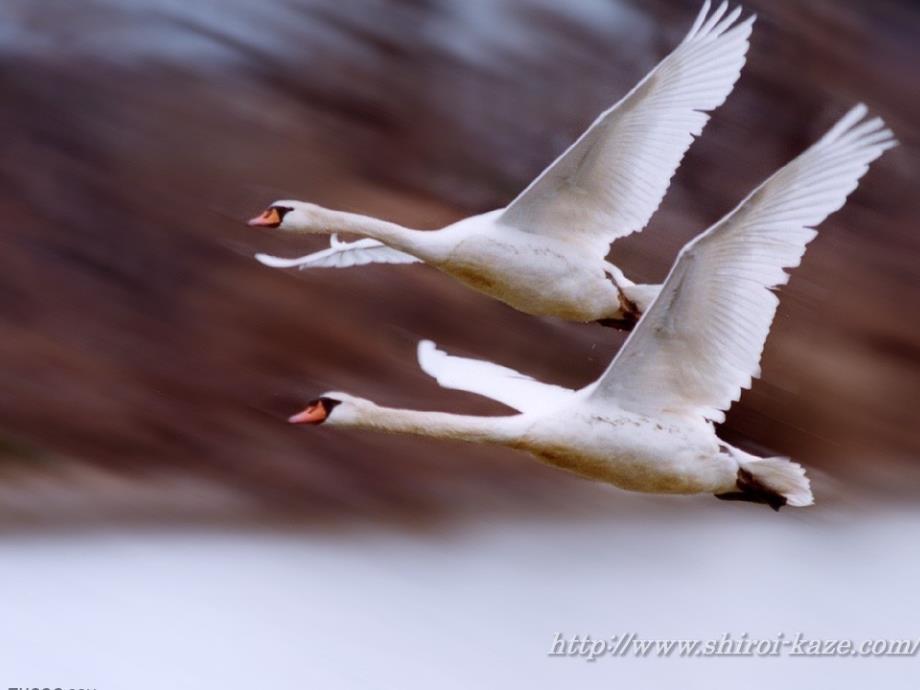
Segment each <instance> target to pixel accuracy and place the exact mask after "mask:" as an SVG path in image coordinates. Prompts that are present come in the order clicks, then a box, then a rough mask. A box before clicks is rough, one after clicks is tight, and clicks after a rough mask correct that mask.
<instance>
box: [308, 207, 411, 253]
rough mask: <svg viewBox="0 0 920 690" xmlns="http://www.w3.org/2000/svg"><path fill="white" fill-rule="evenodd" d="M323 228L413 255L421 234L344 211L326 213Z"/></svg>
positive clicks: (387, 222) (396, 224) (383, 221)
mask: <svg viewBox="0 0 920 690" xmlns="http://www.w3.org/2000/svg"><path fill="white" fill-rule="evenodd" d="M324 215H325V216H326V218H324V221H325V222H324V223H323V225H324V228H325V229H326V231H327V232H330V233H333V232H335V233H340V232H341V233H351V234H353V235H361V236H363V237H370V238H371V239H374V240H377V241H379V242H383V243H384V244H386V245H388V246H390V247H393V248H394V249H400V250H402V251H406V252H409V253H414V250H415V249H417V247H418V239H419V236H420V235H422V234H423V233H421V232H419V231H418V230H411V229H409V228H406V227H403V226H402V225H399V224H398V223H391V222H389V221H385V220H380V219H379V218H372V217H371V216H364V215H361V214H360V213H348V212H345V211H326V212H325V214H324Z"/></svg>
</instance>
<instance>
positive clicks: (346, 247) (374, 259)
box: [256, 233, 421, 269]
mask: <svg viewBox="0 0 920 690" xmlns="http://www.w3.org/2000/svg"><path fill="white" fill-rule="evenodd" d="M256 260H257V261H258V262H259V263H262V264H264V265H266V266H271V267H272V268H300V269H304V268H350V267H351V266H363V265H364V264H374V263H377V264H414V263H418V262H419V261H421V259H419V258H418V257H415V256H412V255H411V254H406V253H405V252H401V251H399V250H398V249H393V248H392V247H388V246H386V245H385V244H384V243H383V242H378V241H377V240H371V239H366V238H365V239H363V240H356V241H354V242H343V241H342V240H340V239H339V236H338V234H336V233H332V235H331V236H330V237H329V249H323V250H321V251H318V252H314V253H313V254H308V255H307V256H301V257H299V258H297V259H282V258H279V257H277V256H270V255H268V254H256Z"/></svg>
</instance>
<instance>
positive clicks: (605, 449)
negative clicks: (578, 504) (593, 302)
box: [290, 105, 896, 510]
mask: <svg viewBox="0 0 920 690" xmlns="http://www.w3.org/2000/svg"><path fill="white" fill-rule="evenodd" d="M865 115H866V108H865V106H863V105H858V106H856V107H855V108H853V109H852V110H851V111H850V112H849V113H848V114H847V115H846V116H844V117H843V118H842V119H841V120H840V121H839V122H838V123H837V124H836V125H835V126H834V127H833V128H832V129H830V130H829V131H828V132H827V134H825V135H824V137H823V138H821V139H820V140H819V141H818V142H817V143H816V144H814V145H813V146H812V147H811V148H810V149H808V150H807V151H805V152H804V153H803V154H801V155H800V156H799V157H798V158H796V159H795V160H793V161H792V162H791V163H789V164H787V165H786V166H785V167H783V168H781V169H780V170H779V171H778V172H776V173H775V174H774V175H773V176H772V177H770V178H769V179H767V181H766V182H764V183H763V184H761V185H760V186H759V187H758V188H757V189H756V190H755V191H754V192H753V193H752V194H751V195H750V196H748V197H747V198H746V199H745V200H744V201H743V202H742V203H741V204H740V205H739V206H738V207H737V208H736V209H735V210H734V211H732V212H731V213H729V214H728V215H727V216H725V217H724V218H723V219H722V220H720V221H719V222H718V223H716V224H715V225H713V226H712V227H710V228H709V229H708V230H706V231H705V232H704V233H702V234H701V235H699V236H697V237H696V238H695V239H694V240H692V241H691V242H689V243H688V244H687V245H685V246H684V248H683V249H682V250H681V252H680V254H679V255H678V258H677V260H676V262H675V263H674V266H673V267H672V268H671V272H670V274H669V275H668V277H667V280H666V281H665V283H664V285H663V286H662V288H661V291H660V293H659V294H658V296H657V297H656V298H655V300H654V302H653V303H652V305H651V306H650V307H649V309H648V311H647V312H646V313H645V314H644V315H643V316H642V318H641V319H640V321H639V323H638V324H637V326H636V328H635V329H634V330H633V332H632V333H631V334H630V336H629V338H628V339H627V340H626V343H625V344H624V345H623V347H622V349H621V350H620V352H619V353H618V354H617V356H616V357H615V358H614V359H613V362H612V363H611V364H610V366H609V367H608V368H607V371H606V372H604V374H603V375H602V376H601V377H600V379H599V380H597V381H595V382H594V383H592V384H590V385H589V386H587V387H585V388H582V389H581V390H577V391H575V390H570V389H567V388H562V387H560V386H554V385H549V384H545V383H541V382H539V381H536V380H534V379H532V378H530V377H528V376H525V375H523V374H519V373H518V372H516V371H513V370H511V369H507V368H505V367H502V366H498V365H496V364H491V363H489V362H485V361H479V360H473V359H465V358H461V357H452V356H449V355H447V354H445V353H444V352H441V351H439V350H437V349H436V348H435V345H434V344H433V343H431V342H429V341H423V342H421V343H420V344H419V347H418V359H419V364H420V366H421V368H422V369H423V370H424V371H425V372H426V373H428V374H430V375H431V376H433V377H434V378H436V379H437V381H438V383H439V384H440V385H441V386H443V387H445V388H454V389H458V390H464V391H469V392H472V393H477V394H479V395H483V396H486V397H488V398H492V399H494V400H498V401H499V402H501V403H504V404H505V405H508V406H509V407H512V408H515V409H516V410H518V411H519V412H520V414H516V415H512V416H504V417H477V416H469V415H456V414H446V413H442V412H421V411H414V410H402V409H394V408H387V407H381V406H378V405H376V404H374V403H372V402H370V401H368V400H363V399H360V398H356V397H354V396H351V395H347V394H344V393H335V392H333V393H326V394H324V395H323V396H322V397H320V398H319V399H317V400H315V401H313V402H312V403H310V405H309V406H308V407H307V408H306V409H305V410H304V411H303V412H300V413H299V414H296V415H294V416H293V417H291V418H290V421H291V422H292V423H296V424H303V423H306V424H320V423H326V424H330V425H333V426H343V427H357V428H363V429H375V430H379V431H388V432H393V433H402V434H416V435H421V436H432V437H436V438H446V439H457V440H462V441H470V442H476V443H492V444H499V445H504V446H509V447H511V448H516V449H519V450H524V451H527V452H529V453H532V454H533V455H535V456H536V457H537V458H538V459H540V460H542V461H544V462H547V463H549V464H551V465H555V466H557V467H561V468H564V469H567V470H570V471H572V472H575V473H577V474H579V475H582V476H584V477H588V478H591V479H596V480H601V481H605V482H609V483H611V484H614V485H616V486H618V487H621V488H623V489H627V490H631V491H641V492H649V493H674V494H695V493H712V494H715V496H716V497H717V498H722V499H729V500H743V501H751V502H755V503H766V504H768V505H770V506H771V507H772V508H774V509H775V510H779V508H780V507H781V506H783V505H790V506H807V505H810V504H811V503H812V502H813V499H812V494H811V488H810V484H809V481H808V479H807V477H806V476H805V471H804V469H803V468H802V467H801V466H800V465H798V464H796V463H794V462H791V461H790V460H788V459H786V458H780V457H771V458H760V457H755V456H753V455H751V454H749V453H747V452H745V451H743V450H741V449H739V448H735V447H733V446H731V445H729V444H727V443H725V442H724V441H722V440H720V439H719V438H718V437H717V436H716V433H715V429H714V427H713V423H714V422H720V421H722V420H723V419H724V418H725V414H724V411H725V410H727V409H728V408H729V407H730V406H731V404H732V402H734V401H736V400H738V399H739V397H740V395H741V391H742V389H745V388H749V387H750V385H751V380H752V378H753V377H756V376H759V375H760V369H759V361H760V355H761V351H762V350H763V345H764V341H765V340H766V337H767V333H768V332H769V330H770V324H771V322H772V321H773V315H774V313H775V312H776V306H777V304H778V303H779V299H778V298H777V297H776V295H775V294H774V293H773V292H772V288H775V287H777V286H779V285H783V284H784V283H785V282H786V281H787V279H788V277H789V276H788V274H787V273H786V272H785V271H784V270H783V269H784V268H791V267H794V266H797V265H798V263H799V261H800V259H801V257H802V255H803V254H804V252H805V245H806V244H807V243H808V242H809V241H810V240H811V239H812V238H813V237H814V236H815V235H816V234H817V233H816V232H815V230H814V229H813V228H814V227H815V226H817V225H818V224H820V223H821V222H822V221H823V220H824V219H825V218H826V217H827V216H828V215H830V214H831V213H833V212H834V211H836V210H837V209H839V208H840V207H841V206H843V204H844V202H845V201H846V198H847V196H848V195H849V194H850V192H852V191H853V190H854V189H855V188H856V186H857V183H858V181H859V179H860V178H861V177H862V176H863V174H864V173H865V172H866V170H867V169H868V166H869V164H870V163H871V162H872V161H874V160H875V159H876V158H878V157H879V156H880V155H881V154H882V153H883V152H884V151H885V150H886V149H888V148H891V147H892V146H894V145H895V144H896V142H895V140H894V138H893V135H892V133H891V131H890V130H888V129H887V128H886V127H885V125H884V123H883V122H882V120H881V119H880V118H873V119H869V120H866V119H864V118H865Z"/></svg>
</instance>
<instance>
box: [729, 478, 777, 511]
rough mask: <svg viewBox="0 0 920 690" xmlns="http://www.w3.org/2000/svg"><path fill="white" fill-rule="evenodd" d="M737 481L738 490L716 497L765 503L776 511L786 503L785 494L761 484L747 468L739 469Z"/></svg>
mask: <svg viewBox="0 0 920 690" xmlns="http://www.w3.org/2000/svg"><path fill="white" fill-rule="evenodd" d="M735 483H736V485H737V486H738V491H729V492H727V493H724V494H716V498H718V499H720V500H722V501H747V502H749V503H764V504H766V505H768V506H770V507H771V508H773V510H776V511H778V510H779V509H780V508H782V507H783V506H784V505H786V497H785V496H783V495H782V494H779V493H777V492H775V491H773V489H770V488H769V487H767V486H764V485H763V484H761V483H760V482H759V481H757V479H755V478H754V475H753V474H751V473H750V472H748V471H747V470H742V469H739V470H738V480H737V481H736V482H735Z"/></svg>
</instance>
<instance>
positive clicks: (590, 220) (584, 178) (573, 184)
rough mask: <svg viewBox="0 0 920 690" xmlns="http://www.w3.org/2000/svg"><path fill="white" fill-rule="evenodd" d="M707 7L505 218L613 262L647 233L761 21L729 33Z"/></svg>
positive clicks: (730, 20)
mask: <svg viewBox="0 0 920 690" xmlns="http://www.w3.org/2000/svg"><path fill="white" fill-rule="evenodd" d="M727 8H728V5H727V4H726V3H724V2H723V3H722V4H721V5H720V6H719V8H718V9H717V10H716V11H715V12H713V13H712V15H710V16H708V17H707V16H706V15H707V13H708V11H709V0H707V1H706V3H705V4H704V5H703V9H702V10H701V11H700V14H699V16H698V17H697V18H696V21H695V22H694V24H693V27H692V28H691V29H690V32H689V33H688V34H687V37H686V38H685V39H684V40H683V42H682V43H681V44H680V45H679V46H678V47H677V48H676V49H675V50H674V52H672V53H671V54H670V55H668V56H667V57H666V58H665V59H664V60H662V62H661V63H659V64H658V66H657V67H655V69H654V70H652V71H651V72H650V73H649V74H648V75H647V76H646V77H645V78H644V79H643V80H642V81H641V82H639V84H638V85H637V86H636V87H635V88H633V90H632V91H630V92H629V94H627V95H626V97H624V98H623V99H622V100H621V101H620V102H619V103H617V104H616V105H614V106H613V107H612V108H610V109H609V110H607V111H605V112H604V113H601V115H600V116H599V117H598V118H597V120H595V121H594V124H592V125H591V127H590V128H589V129H588V130H587V131H586V132H584V133H583V134H582V135H581V137H579V138H578V140H577V141H576V142H575V143H574V144H572V146H571V147H569V149H568V150H567V151H565V153H563V154H562V155H561V156H560V157H559V158H557V159H556V161H555V162H554V163H553V164H552V165H550V166H549V167H548V168H547V169H546V170H544V171H543V172H542V173H541V174H540V176H539V177H538V178H537V179H536V180H534V181H533V182H532V183H531V184H530V186H529V187H527V189H525V190H524V191H523V192H522V193H521V194H520V195H519V196H518V197H517V198H516V199H515V200H514V201H513V202H511V204H510V205H509V206H508V208H507V209H505V211H504V212H503V214H502V215H501V217H500V218H499V222H501V223H505V224H507V225H512V226H514V227H516V228H518V229H520V230H526V231H528V232H534V233H539V234H548V235H555V236H558V237H559V238H561V239H568V240H573V239H574V240H577V241H580V242H582V243H586V244H588V245H590V246H591V247H592V249H593V250H596V251H599V252H601V253H603V254H605V255H606V253H607V251H608V249H609V245H610V243H611V242H612V241H613V240H615V239H617V238H618V237H623V236H625V235H628V234H630V233H633V232H637V231H639V230H641V229H642V228H644V227H645V225H646V223H648V221H649V218H651V216H652V214H653V213H654V212H655V210H656V209H657V208H658V205H659V204H660V203H661V200H662V198H663V197H664V194H665V192H666V191H667V189H668V185H669V184H670V182H671V177H672V176H673V175H674V172H675V171H676V170H677V167H678V166H679V165H680V162H681V159H682V158H683V157H684V153H686V151H687V149H688V148H689V147H690V144H691V143H692V141H693V138H694V136H696V135H699V134H700V132H702V130H703V127H704V126H705V124H706V122H707V120H708V119H709V115H707V114H706V113H705V112H703V111H707V110H713V109H714V108H717V107H718V106H720V105H721V104H722V103H723V102H724V101H725V98H726V97H727V96H728V94H729V93H730V92H731V90H732V87H733V86H734V84H735V81H737V79H738V75H739V74H740V73H741V68H742V67H743V66H744V61H745V54H746V53H747V49H748V38H749V36H750V34H751V25H752V24H753V22H754V16H751V17H748V18H747V19H746V20H745V21H744V22H742V23H740V24H737V25H735V26H734V27H733V28H731V30H729V28H730V27H732V25H733V24H734V22H735V20H737V19H738V16H739V15H740V14H741V8H740V7H738V8H736V9H735V11H734V12H732V13H731V14H729V15H728V16H727V17H725V18H724V19H723V15H725V12H726V10H727Z"/></svg>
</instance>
